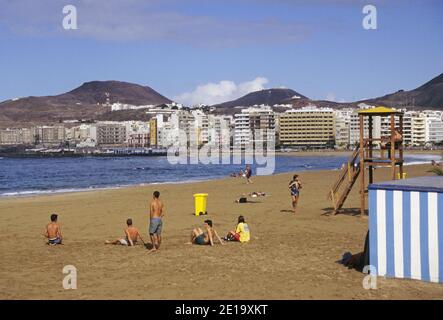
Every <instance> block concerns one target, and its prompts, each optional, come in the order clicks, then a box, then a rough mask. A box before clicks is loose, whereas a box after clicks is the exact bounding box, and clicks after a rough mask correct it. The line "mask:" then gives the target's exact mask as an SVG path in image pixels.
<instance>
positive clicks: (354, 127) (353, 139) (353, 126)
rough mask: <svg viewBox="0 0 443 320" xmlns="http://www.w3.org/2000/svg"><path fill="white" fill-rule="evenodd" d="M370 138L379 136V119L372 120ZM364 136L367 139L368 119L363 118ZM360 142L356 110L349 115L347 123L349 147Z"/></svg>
mask: <svg viewBox="0 0 443 320" xmlns="http://www.w3.org/2000/svg"><path fill="white" fill-rule="evenodd" d="M372 119H373V120H372V137H373V138H375V139H378V138H380V136H381V117H373V118H372ZM363 128H364V129H363V130H364V135H365V137H367V136H368V135H369V118H368V117H364V122H363ZM359 142H360V116H359V115H358V110H355V111H354V112H353V113H351V117H350V122H349V143H350V145H351V146H353V145H355V144H357V143H359Z"/></svg>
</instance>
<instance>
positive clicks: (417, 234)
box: [369, 188, 443, 283]
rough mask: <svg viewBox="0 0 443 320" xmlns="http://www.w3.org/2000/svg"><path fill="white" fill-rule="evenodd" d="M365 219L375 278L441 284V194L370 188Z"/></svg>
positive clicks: (442, 246) (442, 213)
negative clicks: (367, 226) (376, 276)
mask: <svg viewBox="0 0 443 320" xmlns="http://www.w3.org/2000/svg"><path fill="white" fill-rule="evenodd" d="M369 215H370V217H369V238H370V264H371V265H373V266H375V267H376V269H377V274H378V275H379V276H386V277H395V278H409V279H418V280H424V281H431V282H440V283H443V192H434V191H432V192H426V191H404V190H384V189H375V188H372V189H371V188H370V190H369Z"/></svg>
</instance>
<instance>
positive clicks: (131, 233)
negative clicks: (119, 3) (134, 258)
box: [105, 218, 145, 247]
mask: <svg viewBox="0 0 443 320" xmlns="http://www.w3.org/2000/svg"><path fill="white" fill-rule="evenodd" d="M126 225H127V227H126V229H124V232H125V237H124V238H120V239H117V240H115V241H109V240H106V241H105V244H114V245H115V244H120V245H122V246H131V247H132V246H134V245H135V244H136V243H137V240H138V238H140V240H141V241H142V242H143V243H145V241H144V240H143V238H142V236H141V235H140V232H139V231H138V229H137V228H135V227H133V226H132V219H131V218H129V219H128V220H126Z"/></svg>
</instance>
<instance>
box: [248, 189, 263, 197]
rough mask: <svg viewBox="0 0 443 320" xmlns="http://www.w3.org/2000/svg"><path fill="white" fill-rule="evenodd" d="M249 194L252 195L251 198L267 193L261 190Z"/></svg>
mask: <svg viewBox="0 0 443 320" xmlns="http://www.w3.org/2000/svg"><path fill="white" fill-rule="evenodd" d="M249 196H250V197H251V198H257V197H266V193H264V192H261V191H259V192H255V191H254V192H251V193H250V194H249Z"/></svg>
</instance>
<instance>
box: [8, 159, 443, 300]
mask: <svg viewBox="0 0 443 320" xmlns="http://www.w3.org/2000/svg"><path fill="white" fill-rule="evenodd" d="M405 168H406V169H405V171H406V172H407V173H408V177H414V176H421V175H430V173H428V172H427V171H428V170H430V169H431V167H430V166H429V165H418V166H407V167H405ZM291 175H292V174H279V175H274V176H264V177H253V182H254V183H253V184H252V185H247V184H246V183H245V181H244V180H243V179H240V178H226V179H222V180H214V181H208V182H198V183H188V184H164V185H151V186H143V187H131V188H125V189H118V190H103V191H95V192H83V193H72V194H57V195H51V196H46V195H45V196H35V197H26V198H10V199H1V200H0V228H1V229H0V237H1V238H0V248H1V255H2V259H1V260H0V298H1V299H441V298H443V286H442V285H440V284H432V283H425V282H421V281H414V280H398V279H384V278H378V289H377V290H365V289H363V287H362V280H363V274H361V273H359V272H357V271H355V270H348V269H347V268H345V267H343V266H341V265H338V264H336V263H335V261H336V260H338V259H339V258H340V257H341V255H342V254H343V253H344V252H345V251H351V252H353V253H356V252H360V251H362V249H363V242H364V238H365V235H366V231H367V228H368V218H367V217H361V216H359V215H358V213H359V210H358V209H357V208H358V204H359V197H358V190H357V188H354V190H353V191H352V192H351V194H350V197H349V198H348V201H347V202H346V204H345V208H347V210H346V213H345V214H340V215H337V216H331V215H328V212H330V208H331V204H330V202H329V200H328V199H327V198H326V194H327V192H328V190H329V187H330V186H331V185H332V183H333V182H334V180H335V179H336V177H337V175H338V171H310V172H302V173H301V174H300V175H301V179H302V181H303V182H304V188H303V189H302V192H301V199H300V204H299V212H298V214H297V215H293V214H292V212H291V203H290V196H289V192H288V188H287V184H288V182H289V180H290V176H291ZM384 176H387V175H386V174H384V170H382V169H379V170H377V172H376V179H378V180H382V177H384ZM155 190H159V191H160V192H161V198H162V200H163V202H164V204H165V207H166V216H165V218H164V229H163V230H164V232H163V245H162V248H161V250H160V251H159V252H157V253H151V254H149V253H148V252H147V250H146V249H145V248H144V247H143V246H141V245H139V246H136V247H131V248H128V247H122V246H109V245H104V241H105V240H106V239H114V238H117V237H119V236H122V234H123V228H124V227H125V225H124V224H125V220H126V218H128V217H131V218H133V220H134V224H135V226H136V227H138V228H139V229H140V230H141V232H142V234H143V235H145V238H147V235H146V234H147V227H148V225H147V224H148V202H149V201H150V199H151V195H152V192H153V191H155ZM252 191H262V192H266V193H268V194H269V196H267V197H261V198H256V199H255V201H256V202H255V203H246V204H237V203H235V202H234V200H235V199H236V198H237V197H238V196H240V195H242V194H245V193H249V192H252ZM200 192H206V193H209V197H208V211H209V214H208V216H200V217H196V216H194V215H193V196H192V195H193V194H194V193H200ZM53 212H56V213H58V214H59V222H60V223H61V225H62V228H63V234H64V243H65V245H63V246H57V247H50V246H47V245H46V244H45V240H44V238H43V237H42V236H41V235H40V234H41V232H42V230H43V228H44V226H45V225H46V224H47V223H48V220H49V215H50V214H51V213H53ZM240 214H241V215H244V216H245V218H246V221H247V222H248V224H249V226H250V228H251V233H252V239H251V241H250V243H247V244H239V243H228V244H227V245H225V246H221V245H215V246H214V247H209V246H189V245H185V244H184V243H185V242H186V241H188V239H189V234H190V232H191V230H192V228H193V227H196V226H201V225H202V223H203V220H205V219H208V218H210V219H212V220H213V221H214V226H215V228H216V229H217V230H218V231H219V233H220V234H225V233H227V232H228V231H229V230H230V229H233V228H234V227H235V222H236V219H237V217H238V215H240ZM356 214H357V215H356ZM65 265H74V266H75V267H76V268H77V272H78V280H77V285H78V289H77V290H65V289H63V287H62V280H63V277H64V274H63V273H62V269H63V267H64V266H65ZM239 287H241V288H243V289H242V290H238V288H239Z"/></svg>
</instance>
